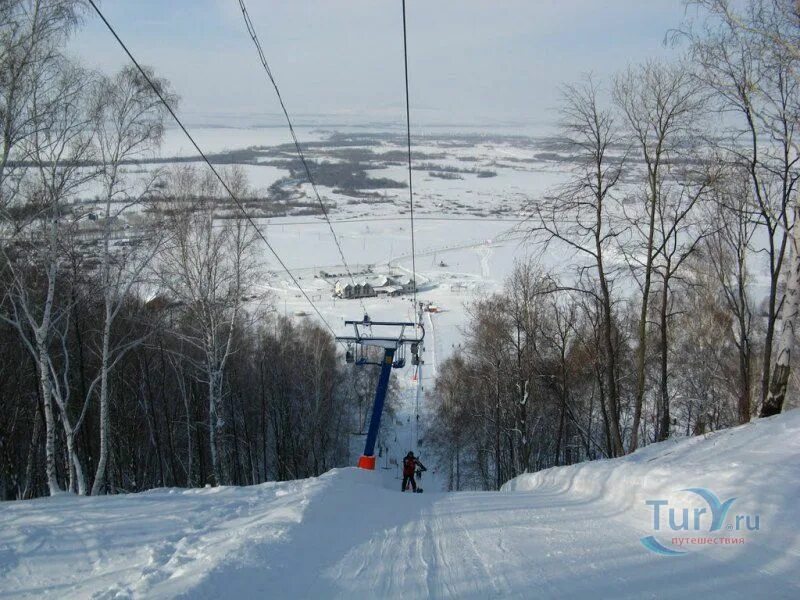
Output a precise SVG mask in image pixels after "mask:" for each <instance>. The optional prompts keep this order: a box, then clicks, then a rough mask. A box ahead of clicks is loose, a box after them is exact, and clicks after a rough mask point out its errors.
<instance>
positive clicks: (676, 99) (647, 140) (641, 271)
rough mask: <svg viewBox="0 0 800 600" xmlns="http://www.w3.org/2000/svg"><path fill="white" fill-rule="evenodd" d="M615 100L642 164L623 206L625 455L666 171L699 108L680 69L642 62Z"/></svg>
mask: <svg viewBox="0 0 800 600" xmlns="http://www.w3.org/2000/svg"><path fill="white" fill-rule="evenodd" d="M614 100H615V103H616V105H617V108H618V109H619V110H620V112H621V114H622V115H623V119H622V121H623V123H624V126H625V135H626V136H627V137H629V138H630V141H631V143H632V144H633V147H634V148H635V153H636V155H637V157H638V158H639V159H641V161H642V162H643V164H644V168H645V172H644V185H643V189H642V190H641V191H640V192H638V193H637V194H635V195H634V196H633V197H632V198H631V200H632V201H631V202H629V203H628V204H629V206H628V207H627V208H626V211H625V212H626V216H627V218H628V221H629V222H630V225H631V227H630V231H631V232H632V235H631V236H630V238H629V240H628V241H627V243H628V245H629V247H628V248H627V249H626V257H627V258H628V262H629V264H630V265H631V273H632V274H633V276H634V278H635V279H636V282H637V283H638V286H639V289H640V292H641V293H640V304H639V323H638V325H637V328H636V331H637V337H636V342H637V347H636V367H635V378H636V389H635V392H634V399H633V402H634V408H633V425H632V427H631V438H630V443H629V447H628V451H629V452H632V451H634V450H636V448H637V446H638V443H639V424H640V422H641V417H642V404H643V402H644V394H645V370H646V364H645V363H646V360H647V339H648V334H647V323H648V316H649V315H648V310H649V306H650V300H651V298H650V296H651V293H652V285H653V275H654V263H655V260H656V255H657V254H658V249H657V247H656V245H657V242H656V230H657V228H658V224H657V220H658V217H659V213H661V214H663V213H664V210H665V209H664V207H663V204H664V203H665V196H666V195H667V189H668V187H669V182H670V179H671V177H672V176H671V174H670V171H671V170H672V169H674V168H675V166H676V164H677V163H679V162H681V161H683V160H686V159H688V158H689V157H688V156H686V152H687V148H688V147H691V144H689V142H690V141H691V137H692V134H693V133H694V132H695V128H696V123H697V120H698V118H699V116H700V113H701V110H702V107H703V97H702V95H701V94H700V90H699V88H698V85H697V83H696V81H695V80H694V79H693V78H692V77H691V75H690V73H689V72H688V71H687V70H686V69H685V68H684V67H683V66H682V65H673V64H666V63H664V64H662V63H657V62H648V63H644V64H643V65H641V66H639V67H632V68H629V69H628V70H627V71H626V72H625V73H623V74H621V75H619V76H617V78H616V79H615V81H614Z"/></svg>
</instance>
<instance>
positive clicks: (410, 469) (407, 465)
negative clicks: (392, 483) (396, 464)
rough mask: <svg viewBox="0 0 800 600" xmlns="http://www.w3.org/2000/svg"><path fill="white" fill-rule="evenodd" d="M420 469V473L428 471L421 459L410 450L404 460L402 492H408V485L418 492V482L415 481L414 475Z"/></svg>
mask: <svg viewBox="0 0 800 600" xmlns="http://www.w3.org/2000/svg"><path fill="white" fill-rule="evenodd" d="M418 469H419V471H427V470H428V469H426V468H425V465H423V464H422V463H421V462H419V459H418V458H417V457H415V456H414V453H413V452H411V451H410V450H409V452H408V454H406V457H405V458H404V459H403V487H402V491H404V492H405V491H406V488H407V487H408V484H409V483H410V484H411V488H412V489H413V490H414V491H415V492H416V491H417V482H416V480H415V479H414V473H415V472H416V471H417V470H418Z"/></svg>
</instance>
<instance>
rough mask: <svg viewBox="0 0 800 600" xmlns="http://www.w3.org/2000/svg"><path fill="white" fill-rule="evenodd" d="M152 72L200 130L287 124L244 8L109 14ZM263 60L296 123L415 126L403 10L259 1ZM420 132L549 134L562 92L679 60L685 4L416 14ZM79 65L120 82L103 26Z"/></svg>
mask: <svg viewBox="0 0 800 600" xmlns="http://www.w3.org/2000/svg"><path fill="white" fill-rule="evenodd" d="M101 7H102V9H103V11H104V12H105V14H106V16H107V18H108V19H109V21H110V22H111V23H112V24H113V25H114V26H115V27H116V28H117V31H118V33H119V34H120V36H121V37H122V39H123V40H125V42H126V43H127V44H128V46H129V47H130V49H131V51H132V52H133V53H134V55H135V56H137V58H139V60H140V61H141V62H144V63H146V64H148V65H150V66H152V67H153V68H155V69H156V71H157V73H158V74H159V75H160V76H163V77H166V78H167V79H169V80H170V82H171V83H172V85H173V88H174V90H175V91H176V92H177V93H178V94H179V95H180V97H181V104H180V113H181V114H183V115H184V116H185V117H186V118H187V119H188V120H189V121H190V122H193V123H198V122H202V121H203V120H204V119H210V118H211V117H212V116H214V117H216V118H215V119H214V120H215V121H217V122H219V121H220V118H227V117H230V119H231V122H234V121H235V122H237V123H238V122H248V121H249V122H259V121H270V120H271V119H270V117H269V115H274V114H276V113H277V111H278V110H279V107H278V104H277V101H276V99H275V95H274V92H273V91H272V89H271V88H270V86H269V84H268V81H267V79H266V75H265V74H264V72H263V71H262V70H261V67H260V65H259V63H258V59H257V55H256V53H255V50H254V48H253V47H252V43H251V42H250V40H249V38H248V37H247V34H246V31H245V28H244V23H243V20H242V17H241V13H240V12H239V7H238V2H237V0H137V1H136V2H131V1H130V0H103V2H102V4H101ZM248 8H249V10H250V13H251V16H252V18H253V21H254V23H255V26H256V28H257V30H258V34H259V36H260V38H261V42H262V45H263V47H264V51H265V53H266V55H267V60H269V62H270V65H271V67H272V70H273V73H274V74H275V76H276V78H277V80H278V85H279V86H280V87H281V92H282V94H283V96H284V99H285V100H286V103H287V105H288V108H289V111H290V114H292V115H293V117H294V118H295V119H296V120H297V121H298V122H309V121H310V120H313V121H325V120H331V121H337V120H340V121H344V122H357V123H359V124H361V123H364V124H366V123H370V122H382V123H400V122H402V121H403V119H404V96H403V94H404V90H403V54H402V49H403V46H402V44H403V40H402V13H401V2H400V0H249V2H248ZM407 10H408V27H409V71H410V73H409V76H410V80H411V84H410V85H411V103H412V119H413V120H414V121H415V122H416V123H418V124H422V123H427V124H433V123H442V124H460V123H461V124H474V125H492V124H496V123H505V124H508V123H521V124H537V123H542V122H550V121H552V120H553V118H554V115H553V110H552V109H553V108H554V106H555V105H556V103H557V100H558V92H557V90H558V86H559V84H560V83H562V82H565V81H574V80H575V79H577V78H579V77H580V76H581V74H582V73H585V72H589V71H591V72H594V73H595V74H597V75H598V76H601V77H602V76H607V75H609V74H611V73H613V72H614V71H616V70H618V69H620V68H623V67H624V66H625V65H626V64H627V63H628V62H630V61H638V60H642V59H644V58H646V57H656V56H665V55H667V56H669V55H674V54H675V51H673V50H669V49H666V48H665V47H664V44H663V42H664V35H665V33H666V32H667V30H668V29H670V28H674V27H677V26H679V25H680V23H681V22H682V20H683V19H684V16H685V15H684V8H683V3H682V0H408V1H407ZM71 51H72V52H73V53H74V54H76V55H78V56H80V57H81V59H82V60H83V61H84V62H86V63H88V65H90V66H92V67H96V68H100V69H102V70H106V71H110V70H114V69H117V68H119V67H120V66H122V65H123V64H124V63H125V60H126V58H125V56H124V55H123V53H122V50H121V49H120V48H118V47H117V45H116V42H115V41H114V40H113V38H112V37H111V35H110V34H109V33H108V32H107V31H106V30H105V29H104V28H103V27H102V26H101V23H99V21H98V19H97V18H95V17H94V16H93V14H91V15H89V16H88V17H87V22H86V26H85V27H84V28H83V29H82V30H81V31H80V32H79V33H78V34H77V35H76V37H75V38H74V40H73V42H72V44H71Z"/></svg>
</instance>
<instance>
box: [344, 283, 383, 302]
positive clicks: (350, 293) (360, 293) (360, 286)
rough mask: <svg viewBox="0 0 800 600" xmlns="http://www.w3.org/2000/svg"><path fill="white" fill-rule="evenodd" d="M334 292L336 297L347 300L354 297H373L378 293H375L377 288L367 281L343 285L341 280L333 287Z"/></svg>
mask: <svg viewBox="0 0 800 600" xmlns="http://www.w3.org/2000/svg"><path fill="white" fill-rule="evenodd" d="M333 293H334V295H335V296H336V297H338V298H343V299H345V300H351V299H354V298H371V297H373V296H376V295H377V294H376V293H375V288H373V287H372V286H371V285H370V284H369V283H367V282H366V281H363V282H359V283H356V284H355V285H353V284H352V283H348V284H345V285H342V282H341V281H337V282H336V285H335V286H334V288H333Z"/></svg>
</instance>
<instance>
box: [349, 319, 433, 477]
mask: <svg viewBox="0 0 800 600" xmlns="http://www.w3.org/2000/svg"><path fill="white" fill-rule="evenodd" d="M345 325H352V326H353V331H354V335H352V336H338V337H337V338H336V340H337V341H339V342H344V343H345V344H347V352H346V353H345V360H346V361H347V362H348V363H352V364H355V365H356V366H365V365H375V366H379V367H380V368H381V374H380V377H379V378H378V387H377V389H376V390H375V403H374V404H373V406H372V418H371V419H370V422H369V431H368V432H367V443H366V445H365V446H364V454H363V455H362V456H361V458H359V459H358V466H359V467H360V468H361V469H369V470H374V469H375V442H376V441H377V439H378V430H379V429H380V426H381V414H382V413H383V404H384V402H385V401H386V391H387V390H388V389H389V377H390V375H391V374H392V369H393V368H394V369H402V368H403V367H404V366H405V365H406V346H408V347H409V351H410V353H411V364H413V365H418V364H419V362H420V358H419V355H420V351H421V350H422V340H423V339H424V338H425V328H424V327H423V326H422V323H421V322H420V323H409V322H402V321H372V320H370V318H369V315H364V318H363V319H362V320H361V321H345ZM375 329H377V330H378V332H381V331H383V332H386V333H377V334H376V333H375V331H374V330H375ZM387 329H388V332H387ZM398 330H399V331H398ZM409 331H410V332H411V334H410V335H409V334H408V332H409ZM392 332H394V335H392V334H391V333H392ZM370 346H372V347H378V348H383V360H382V361H380V362H378V361H375V360H370V357H369V354H368V348H369V347H370Z"/></svg>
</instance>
